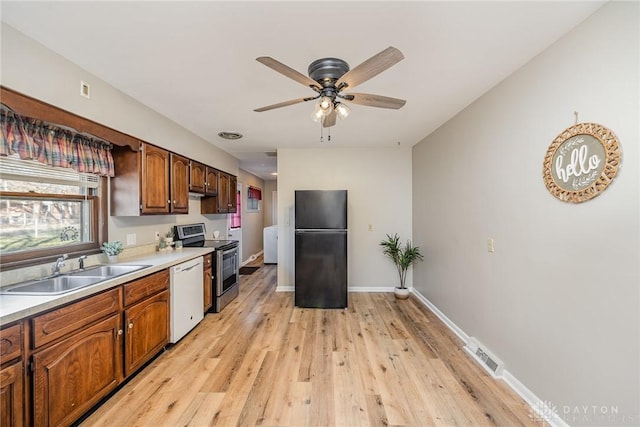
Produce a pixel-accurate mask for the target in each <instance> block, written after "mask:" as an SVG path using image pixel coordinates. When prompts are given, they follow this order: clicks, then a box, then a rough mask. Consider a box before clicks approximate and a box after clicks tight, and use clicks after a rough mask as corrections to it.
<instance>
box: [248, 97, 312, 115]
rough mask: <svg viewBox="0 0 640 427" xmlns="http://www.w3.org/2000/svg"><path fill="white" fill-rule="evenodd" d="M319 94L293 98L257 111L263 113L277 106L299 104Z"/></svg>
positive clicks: (256, 110)
mask: <svg viewBox="0 0 640 427" xmlns="http://www.w3.org/2000/svg"><path fill="white" fill-rule="evenodd" d="M316 98H317V96H312V97H307V98H297V99H291V100H289V101H284V102H278V103H277V104H272V105H267V106H266V107H261V108H256V109H255V110H253V111H255V112H257V113H262V112H263V111H268V110H273V109H275V108H281V107H288V106H289V105H293V104H299V103H301V102H305V101H311V100H312V99H316Z"/></svg>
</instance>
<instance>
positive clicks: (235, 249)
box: [222, 248, 238, 256]
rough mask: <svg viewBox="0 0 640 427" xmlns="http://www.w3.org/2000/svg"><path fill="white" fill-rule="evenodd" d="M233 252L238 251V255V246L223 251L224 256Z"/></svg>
mask: <svg viewBox="0 0 640 427" xmlns="http://www.w3.org/2000/svg"><path fill="white" fill-rule="evenodd" d="M232 252H235V253H236V255H238V248H233V249H227V250H226V251H223V252H222V256H224V255H227V254H230V253H232Z"/></svg>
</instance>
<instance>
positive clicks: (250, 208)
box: [247, 186, 262, 212]
mask: <svg viewBox="0 0 640 427" xmlns="http://www.w3.org/2000/svg"><path fill="white" fill-rule="evenodd" d="M261 200H262V190H261V189H259V188H256V187H251V186H249V187H247V212H260V201H261Z"/></svg>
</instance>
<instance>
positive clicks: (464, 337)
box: [411, 288, 469, 345]
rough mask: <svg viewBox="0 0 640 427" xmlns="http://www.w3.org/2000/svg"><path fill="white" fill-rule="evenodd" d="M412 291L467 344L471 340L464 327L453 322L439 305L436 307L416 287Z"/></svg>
mask: <svg viewBox="0 0 640 427" xmlns="http://www.w3.org/2000/svg"><path fill="white" fill-rule="evenodd" d="M411 293H412V294H414V295H415V296H416V297H417V298H418V299H419V300H420V302H421V303H423V304H424V305H425V306H427V308H428V309H429V310H431V311H433V314H435V315H436V316H438V319H440V320H442V322H444V324H445V325H447V327H448V328H449V329H451V330H452V331H453V333H454V334H456V335H457V336H458V338H460V339H461V340H462V341H463V342H464V343H465V345H466V344H467V343H468V342H469V335H467V334H466V333H465V332H464V331H463V330H462V329H460V328H459V327H458V325H456V324H455V323H453V322H452V321H451V319H449V318H448V317H447V316H445V314H444V313H443V312H441V311H440V310H438V307H436V306H435V305H434V304H433V303H432V302H431V301H429V300H428V299H427V298H426V297H425V296H424V295H422V294H421V293H420V292H418V291H416V290H415V288H412V289H411Z"/></svg>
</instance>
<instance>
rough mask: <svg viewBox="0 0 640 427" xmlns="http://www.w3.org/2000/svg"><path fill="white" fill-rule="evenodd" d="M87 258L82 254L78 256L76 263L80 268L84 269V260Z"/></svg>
mask: <svg viewBox="0 0 640 427" xmlns="http://www.w3.org/2000/svg"><path fill="white" fill-rule="evenodd" d="M85 259H87V256H86V255H82V256H81V257H80V258H78V265H79V268H80V270H84V260H85Z"/></svg>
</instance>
